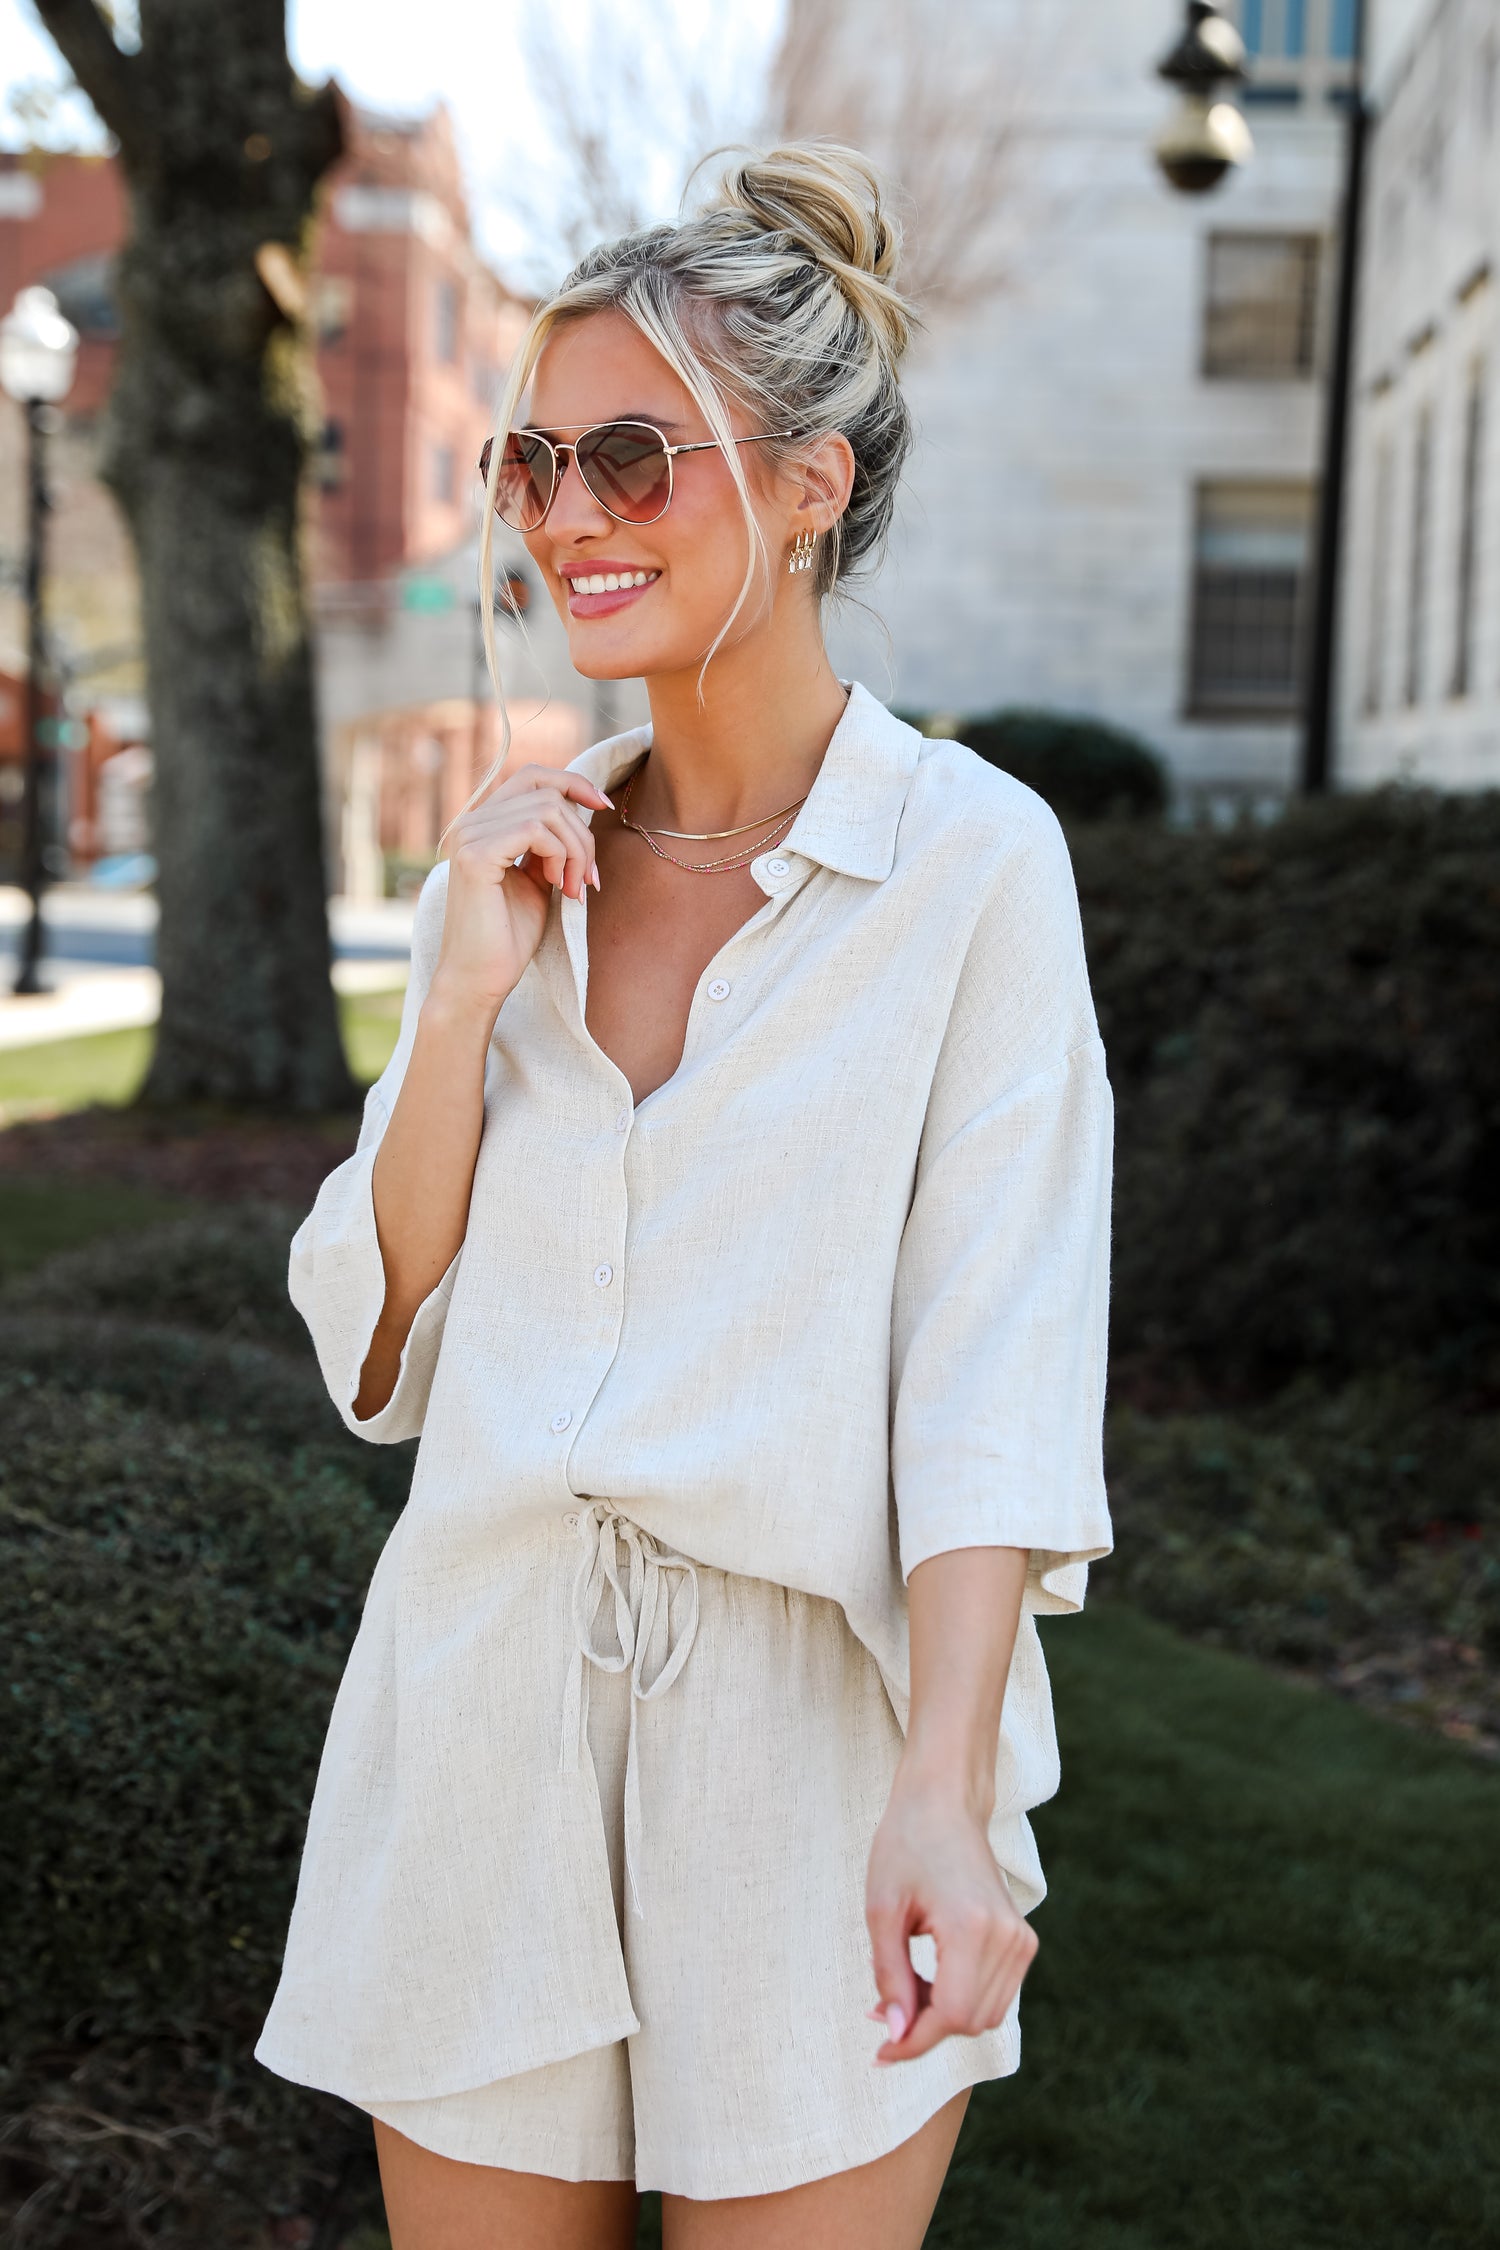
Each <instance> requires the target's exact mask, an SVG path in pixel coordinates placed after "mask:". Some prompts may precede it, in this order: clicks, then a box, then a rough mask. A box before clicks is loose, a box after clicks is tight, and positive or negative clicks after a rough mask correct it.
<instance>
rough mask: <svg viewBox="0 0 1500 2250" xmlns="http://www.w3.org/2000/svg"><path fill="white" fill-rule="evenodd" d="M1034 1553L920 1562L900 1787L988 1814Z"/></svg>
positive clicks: (987, 1552) (911, 1585)
mask: <svg viewBox="0 0 1500 2250" xmlns="http://www.w3.org/2000/svg"><path fill="white" fill-rule="evenodd" d="M1027 1556H1028V1549H1026V1548H1025V1547H959V1548H956V1549H954V1550H953V1551H952V1552H951V1553H949V1554H944V1555H930V1556H929V1557H928V1559H927V1560H926V1562H922V1563H918V1564H917V1566H916V1568H915V1570H913V1572H912V1574H911V1578H910V1580H909V1581H908V1585H907V1596H908V1603H909V1608H910V1616H911V1713H910V1717H909V1720H908V1723H907V1732H906V1747H905V1750H904V1752H903V1754H902V1758H901V1765H900V1770H899V1773H898V1776H897V1783H896V1786H897V1788H898V1789H916V1790H919V1791H920V1792H922V1793H923V1794H924V1795H925V1794H935V1795H937V1796H939V1797H942V1798H944V1799H946V1800H947V1801H949V1802H952V1803H956V1804H959V1805H962V1806H963V1807H964V1808H965V1809H966V1810H967V1811H969V1812H971V1813H972V1814H974V1815H975V1817H976V1818H978V1819H980V1820H985V1821H987V1820H988V1818H989V1816H990V1813H991V1812H992V1811H993V1810H994V1802H995V1757H996V1751H997V1747H998V1743H999V1736H1000V1713H1001V1707H1002V1705H1003V1704H1004V1701H1005V1682H1006V1677H1007V1675H1008V1673H1009V1671H1010V1660H1011V1655H1012V1652H1013V1650H1014V1648H1015V1643H1016V1628H1017V1626H1018V1624H1019V1622H1020V1616H1021V1596H1022V1593H1023V1592H1024V1590H1025V1585H1026V1564H1027Z"/></svg>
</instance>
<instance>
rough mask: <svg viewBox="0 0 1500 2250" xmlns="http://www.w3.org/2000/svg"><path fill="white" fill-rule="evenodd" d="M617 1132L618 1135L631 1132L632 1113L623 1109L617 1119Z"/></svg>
mask: <svg viewBox="0 0 1500 2250" xmlns="http://www.w3.org/2000/svg"><path fill="white" fill-rule="evenodd" d="M615 1131H616V1132H617V1133H628V1132H629V1131H630V1112H629V1110H628V1109H622V1110H621V1112H620V1114H619V1116H618V1117H617V1118H616V1119H615Z"/></svg>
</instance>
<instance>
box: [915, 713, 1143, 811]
mask: <svg viewBox="0 0 1500 2250" xmlns="http://www.w3.org/2000/svg"><path fill="white" fill-rule="evenodd" d="M958 739H959V741H960V742H966V743H967V744H968V746H969V748H970V749H971V750H977V751H978V753H979V755H980V757H981V758H983V759H985V760H986V761H987V762H988V763H989V764H990V765H992V766H999V767H1000V768H1001V769H1002V771H1003V772H1005V773H1009V774H1014V775H1015V777H1016V779H1017V781H1024V782H1025V783H1026V786H1027V787H1028V789H1034V790H1035V791H1036V793H1037V795H1038V796H1039V797H1045V798H1046V800H1047V803H1048V804H1049V805H1050V806H1051V807H1052V809H1053V811H1054V812H1055V813H1057V814H1058V815H1059V816H1060V818H1062V819H1064V820H1106V819H1110V818H1117V817H1124V818H1130V819H1142V818H1145V819H1152V818H1156V817H1157V816H1159V815H1160V814H1161V813H1162V812H1163V811H1165V809H1166V804H1167V796H1168V788H1167V774H1166V768H1165V767H1164V766H1163V764H1162V762H1161V760H1160V758H1158V756H1157V755H1156V753H1155V751H1154V750H1152V749H1150V748H1149V747H1148V746H1147V744H1146V743H1144V742H1142V741H1141V740H1140V738H1139V736H1137V735H1133V734H1127V733H1125V732H1124V731H1123V729H1121V728H1119V727H1112V726H1107V725H1106V724H1105V723H1104V721H1103V720H1102V719H1089V718H1084V717H1082V716H1078V715H1075V714H1072V713H1070V712H1066V711H1044V710H1029V709H1027V708H1025V707H1023V706H1017V707H1015V708H1014V709H1011V710H1006V711H995V712H992V713H990V714H988V715H987V716H985V717H982V718H975V719H965V720H964V722H963V724H962V725H961V726H960V728H959V730H958Z"/></svg>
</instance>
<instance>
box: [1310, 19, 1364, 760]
mask: <svg viewBox="0 0 1500 2250" xmlns="http://www.w3.org/2000/svg"><path fill="white" fill-rule="evenodd" d="M1367 13H1368V11H1367V9H1366V6H1365V0H1354V38H1353V55H1352V62H1353V69H1352V72H1351V74H1350V82H1349V95H1348V120H1347V125H1346V130H1345V140H1344V200H1343V211H1342V215H1341V218H1340V222H1339V263H1338V277H1337V281H1336V283H1335V293H1334V314H1333V335H1332V337H1331V338H1330V341H1329V352H1328V389H1327V394H1326V396H1325V399H1324V403H1323V474H1322V477H1321V479H1320V480H1319V486H1318V527H1317V555H1316V558H1315V561H1314V564H1313V589H1312V634H1311V641H1310V645H1309V648H1308V655H1307V687H1306V698H1305V702H1304V705H1303V713H1302V755H1301V773H1300V779H1301V783H1302V789H1303V793H1304V795H1307V796H1312V797H1316V796H1321V795H1322V794H1323V793H1324V791H1326V790H1327V788H1328V786H1329V784H1330V782H1331V780H1332V778H1333V738H1334V698H1335V695H1336V693H1337V653H1338V628H1339V601H1340V594H1341V587H1342V578H1343V560H1344V486H1345V482H1346V477H1347V470H1348V463H1349V407H1350V402H1351V399H1352V396H1353V389H1354V317H1355V297H1356V284H1357V281H1358V276H1359V235H1360V217H1361V213H1362V211H1363V207H1364V184H1365V143H1366V141H1367V140H1368V138H1369V124H1370V117H1369V111H1368V109H1367V108H1366V106H1365V84H1364V79H1365V69H1364V64H1365V17H1366V15H1367Z"/></svg>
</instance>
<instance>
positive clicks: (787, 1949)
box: [359, 1502, 1020, 2199]
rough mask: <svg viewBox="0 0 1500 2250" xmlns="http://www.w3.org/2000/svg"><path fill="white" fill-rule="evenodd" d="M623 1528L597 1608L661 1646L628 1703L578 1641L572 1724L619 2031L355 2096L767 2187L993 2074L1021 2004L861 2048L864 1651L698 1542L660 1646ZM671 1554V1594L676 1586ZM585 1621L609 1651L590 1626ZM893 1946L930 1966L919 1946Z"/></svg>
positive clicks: (884, 1698) (866, 1759)
mask: <svg viewBox="0 0 1500 2250" xmlns="http://www.w3.org/2000/svg"><path fill="white" fill-rule="evenodd" d="M593 1510H594V1513H595V1515H596V1516H599V1515H602V1514H603V1513H605V1512H606V1511H605V1504H604V1503H598V1502H596V1503H593ZM607 1512H608V1514H609V1517H610V1521H611V1525H612V1527H613V1526H619V1525H620V1524H621V1522H622V1519H621V1518H620V1517H619V1516H618V1513H617V1512H615V1511H613V1510H609V1511H607ZM573 1520H574V1521H575V1522H576V1521H577V1519H573ZM629 1532H630V1533H632V1534H633V1537H634V1541H635V1542H638V1543H639V1551H640V1554H641V1555H644V1557H645V1558H646V1562H647V1566H648V1567H647V1569H646V1571H645V1573H644V1577H643V1579H642V1582H641V1583H640V1584H638V1583H636V1580H635V1577H634V1576H633V1577H632V1580H631V1582H630V1583H629V1586H628V1589H627V1590H628V1595H629V1605H630V1608H631V1612H632V1614H631V1617H630V1618H629V1619H628V1620H627V1619H624V1618H622V1617H620V1615H619V1599H620V1596H619V1589H618V1587H612V1588H610V1589H606V1590H605V1591H606V1594H607V1597H608V1598H606V1599H605V1600H604V1601H602V1602H601V1605H600V1612H601V1616H602V1617H605V1618H606V1619H607V1616H608V1613H609V1611H610V1609H611V1608H612V1607H613V1608H614V1610H615V1616H616V1622H617V1623H619V1624H621V1625H622V1626H623V1627H624V1630H623V1632H621V1634H620V1635H619V1639H620V1640H624V1641H627V1642H628V1641H629V1639H630V1638H631V1635H632V1632H634V1633H635V1635H636V1637H637V1638H638V1639H643V1638H644V1636H645V1635H646V1634H647V1633H648V1632H649V1633H650V1634H651V1635H652V1636H654V1638H655V1639H656V1641H657V1643H658V1645H659V1648H661V1649H666V1650H667V1651H668V1659H667V1661H666V1662H665V1663H664V1664H663V1665H661V1666H659V1667H658V1668H657V1670H656V1672H655V1675H654V1677H655V1682H656V1684H655V1685H654V1686H652V1687H651V1690H650V1693H649V1695H648V1697H647V1699H645V1700H642V1698H641V1697H640V1696H639V1695H638V1694H637V1693H636V1691H635V1687H634V1686H633V1684H632V1670H631V1668H630V1667H629V1666H628V1664H626V1665H623V1666H622V1667H621V1668H619V1669H615V1670H608V1669H604V1668H602V1667H601V1664H600V1662H598V1661H596V1660H595V1659H594V1658H591V1657H590V1658H585V1659H584V1664H586V1683H585V1688H584V1703H583V1710H582V1711H581V1712H580V1724H581V1728H582V1733H583V1737H584V1738H585V1739H586V1742H587V1749H588V1752H589V1754H590V1755H591V1757H592V1763H593V1768H594V1773H595V1776H596V1780H597V1785H598V1796H599V1805H600V1815H601V1818H602V1820H603V1822H604V1826H605V1832H606V1838H607V1842H608V1848H609V1859H610V1870H611V1876H612V1881H613V1890H614V1904H615V1914H616V1920H617V1922H618V1926H619V1940H620V1947H621V1953H622V1956H623V1959H624V1963H625V1969H626V1975H627V1977H628V1981H629V1986H630V1994H631V1999H632V2002H633V2005H634V2010H635V2014H636V2015H637V2017H638V2018H639V2022H640V2029H639V2030H638V2031H637V2032H635V2033H633V2034H632V2035H631V2036H630V2037H629V2038H626V2039H622V2040H618V2041H616V2042H614V2043H612V2044H609V2045H605V2046H600V2047H595V2048H592V2049H590V2050H588V2051H587V2052H585V2053H582V2054H577V2055H573V2056H571V2057H569V2058H568V2059H567V2060H566V2061H563V2062H557V2063H551V2064H549V2065H547V2066H546V2067H544V2068H542V2069H536V2070H528V2071H522V2072H520V2073H519V2074H517V2075H515V2076H512V2077H508V2078H501V2079H497V2080H496V2081H494V2082H493V2083H492V2084H489V2085H485V2086H478V2087H473V2088H469V2089H466V2090H465V2091H462V2092H457V2093H449V2094H443V2095H440V2096H436V2097H434V2098H431V2099H428V2100H420V2101H384V2100H382V2101H380V2102H378V2103H376V2102H373V2101H365V2102H362V2103H361V2104H360V2105H359V2106H361V2107H363V2108H365V2109H367V2110H368V2111H369V2112H370V2114H371V2115H373V2116H375V2117H378V2118H380V2119H382V2120H383V2121H384V2122H385V2123H387V2124H389V2125H393V2126H394V2127H395V2128H396V2129H397V2130H398V2131H399V2132H401V2133H404V2134H405V2135H406V2136H407V2137H408V2138H409V2139H411V2140H413V2141H415V2142H417V2143H419V2144H420V2145H421V2146H422V2147H424V2148H427V2149H431V2150H434V2151H436V2152H437V2153H438V2154H439V2155H442V2156H448V2157H456V2158H459V2159H461V2160H463V2161H465V2162H468V2163H472V2164H493V2165H499V2166H504V2167H505V2168H507V2169H509V2170H514V2171H522V2172H537V2173H542V2174H545V2175H547V2176H549V2177H552V2178H555V2179H563V2180H634V2181H635V2182H636V2184H637V2185H638V2186H639V2187H640V2188H642V2189H652V2188H655V2189H662V2190H665V2191H666V2192H668V2193H670V2194H676V2195H684V2196H692V2197H697V2198H705V2199H715V2198H719V2197H726V2196H739V2195H760V2194H769V2193H773V2192H775V2191H778V2190H781V2189H785V2188H790V2187H796V2186H800V2185H801V2184H803V2183H804V2182H806V2181H808V2180H813V2179H819V2178H822V2177H824V2176H825V2175H827V2174H829V2173H833V2172H839V2171H844V2170H847V2169H848V2168H849V2167H850V2166H853V2165H857V2164H863V2163H867V2162H869V2161H870V2160H871V2159H872V2158H875V2157H877V2156H881V2155H884V2154H885V2153H886V2152H887V2151H888V2150H890V2149H893V2148H895V2147H897V2146H898V2145H899V2144H900V2143H901V2142H902V2141H904V2140H906V2139H908V2138H909V2137H910V2135H911V2134H913V2133H915V2132H916V2131H917V2130H918V2128H919V2127H920V2126H921V2125H923V2124H924V2123H925V2122H926V2120H927V2119H928V2118H929V2117H931V2116H932V2115H933V2114H934V2113H935V2112H936V2111H937V2110H938V2109H940V2108H941V2107H942V2106H943V2104H944V2103H945V2102H947V2101H949V2100H951V2098H952V2097H953V2096H954V2095H955V2094H956V2093H958V2092H960V2091H961V2090H962V2089H963V2088H965V2087H967V2086H971V2085H973V2084H975V2083H976V2082H977V2081H979V2080H981V2079H988V2078H999V2077H1004V2076H1005V2075H1007V2074H1008V2073H1009V2072H1011V2071H1013V2070H1015V2069H1016V2068H1017V2066H1018V2064H1019V2061H1020V2029H1019V2003H1018V2002H1017V2004H1016V2005H1014V2006H1013V2007H1012V2009H1011V2012H1010V2014H1009V2015H1008V2016H1007V2018H1006V2020H1005V2022H1004V2023H1003V2024H1001V2025H1000V2026H999V2027H998V2028H997V2029H996V2030H994V2031H991V2032H986V2033H984V2034H982V2035H981V2036H980V2037H978V2038H973V2039H963V2038H949V2039H946V2040H944V2041H943V2042H941V2044H940V2045H939V2046H938V2047H936V2048H935V2049H934V2050H933V2051H932V2052H931V2053H930V2054H927V2055H925V2056H923V2057H922V2058H921V2059H920V2060H918V2061H916V2062H909V2063H896V2064H889V2065H883V2066H880V2067H875V2066H874V2065H873V2063H872V2057H873V2055H874V2053H875V2050H876V2048H877V2047H878V2046H879V2045H880V2040H881V2034H880V2029H879V2026H878V2025H876V2024H873V2023H871V2022H870V2021H869V2020H868V2016H867V2010H868V2009H869V2008H871V2007H872V2006H874V2005H875V2003H876V2000H877V1998H878V1995H877V1993H876V1989H875V1981H874V1976H873V1973H872V1969H871V1959H870V1942H869V1935H868V1932H867V1930H866V1926H865V1917H864V1886H865V1870H866V1863H867V1860H868V1856H869V1849H870V1843H871V1839H872V1837H873V1836H874V1832H875V1827H876V1824H877V1822H878V1821H879V1819H880V1816H881V1813H882V1812H883V1810H884V1808H885V1803H886V1799H887V1796H888V1794H889V1791H890V1785H891V1780H892V1776H893V1775H894V1772H895V1768H896V1762H897V1759H898V1757H899V1755H900V1751H901V1746H902V1736H901V1729H900V1726H899V1724H898V1722H897V1719H896V1715H895V1712H894V1710H893V1709H892V1706H891V1702H890V1698H889V1696H888V1694H887V1692H886V1689H885V1684H884V1682H883V1680H882V1678H881V1674H880V1671H879V1668H878V1667H877V1665H876V1663H875V1660H874V1658H873V1657H872V1656H871V1655H870V1653H869V1651H868V1650H867V1649H866V1648H865V1647H864V1646H863V1644H862V1643H861V1642H860V1641H859V1640H858V1639H857V1638H856V1637H855V1635H854V1633H853V1632H852V1631H851V1629H850V1627H849V1625H848V1622H847V1620H846V1618H845V1616H844V1612H843V1610H842V1609H841V1608H840V1607H839V1606H838V1605H837V1604H836V1603H834V1602H831V1601H827V1600H823V1599H821V1598H819V1597H817V1596H815V1595H810V1594H802V1593H798V1592H795V1591H791V1590H789V1589H787V1588H785V1587H782V1586H777V1585H773V1584H771V1583H770V1582H768V1581H766V1580H762V1579H758V1578H748V1577H743V1576H738V1575H731V1574H728V1573H726V1572H723V1571H719V1570H715V1569H712V1568H710V1567H709V1566H707V1565H705V1564H702V1563H696V1564H694V1565H692V1566H691V1571H690V1573H689V1575H690V1576H691V1577H692V1578H693V1579H694V1581H695V1586H696V1606H695V1609H694V1612H693V1628H692V1630H691V1634H690V1645H689V1646H688V1647H687V1649H686V1653H685V1655H684V1653H683V1648H682V1642H683V1639H684V1637H685V1636H684V1635H683V1634H682V1633H679V1634H678V1635H677V1641H676V1647H675V1651H674V1650H673V1648H672V1635H671V1633H670V1632H669V1631H668V1630H667V1629H666V1624H667V1610H668V1606H669V1604H668V1602H667V1601H666V1600H662V1601H658V1600H657V1596H656V1591H655V1590H654V1589H655V1581H657V1579H658V1578H659V1575H660V1574H659V1573H658V1572H657V1571H656V1569H655V1567H654V1566H655V1564H656V1562H657V1561H659V1560H663V1559H667V1558H664V1551H663V1550H661V1549H659V1548H657V1547H656V1545H655V1542H654V1541H652V1540H651V1539H650V1537H649V1535H648V1534H646V1533H644V1532H642V1531H640V1530H639V1529H638V1528H637V1527H635V1526H629ZM612 1536H613V1530H612V1531H611V1537H612ZM612 1551H613V1550H612ZM576 1552H577V1550H576V1548H575V1549H574V1554H575V1555H576ZM669 1559H670V1560H672V1561H676V1560H677V1559H676V1558H669ZM559 1567H560V1568H562V1569H568V1568H569V1567H570V1563H569V1559H568V1558H567V1557H565V1556H564V1555H563V1554H562V1553H560V1554H559ZM683 1567H684V1566H680V1564H679V1568H678V1578H677V1583H676V1587H675V1590H674V1591H673V1592H672V1593H671V1595H670V1608H671V1610H672V1611H673V1612H674V1613H675V1612H678V1611H679V1610H680V1605H681V1602H682V1600H683V1596H684V1593H685V1592H691V1591H692V1589H689V1588H684V1586H683V1584H682V1568H683ZM643 1585H644V1586H645V1587H646V1588H647V1589H649V1590H648V1591H647V1594H646V1606H647V1608H648V1609H649V1610H650V1611H651V1612H652V1614H651V1616H650V1617H649V1618H648V1617H643V1616H642V1615H641V1606H640V1605H641V1599H642V1586H643ZM575 1607H576V1604H575ZM606 1642H607V1643H608V1644H610V1645H606V1646H604V1647H603V1648H602V1650H601V1653H602V1654H603V1655H604V1656H605V1658H606V1660H608V1659H609V1658H610V1657H617V1655H618V1644H617V1642H616V1641H615V1636H614V1634H613V1631H611V1632H610V1633H609V1634H608V1635H607V1636H606ZM592 1645H598V1644H592ZM674 1665H680V1669H678V1670H676V1671H674V1670H673V1666H674ZM583 1668H584V1667H583V1665H581V1666H580V1669H583ZM663 1681H665V1687H664V1688H663V1686H662V1685H661V1683H662V1682H663ZM636 1685H637V1686H638V1685H639V1680H638V1679H637V1681H636ZM632 1714H633V1716H634V1727H633V1728H632ZM632 1736H633V1739H632ZM632 1769H633V1771H632ZM632 1884H634V1886H635V1887H636V1888H637V1890H638V1892H639V1897H640V1901H641V1910H639V1911H637V1909H636V1907H635V1906H634V1904H633V1903H632V1898H631V1888H632ZM517 1911H518V1912H519V1913H521V1914H523V1915H524V1913H525V1902H524V1901H520V1902H518V1905H517ZM924 1948H925V1949H926V1950H925V1952H924ZM912 1954H913V1959H914V1961H915V1962H916V1964H917V1967H918V1969H919V1971H921V1972H922V1973H924V1974H928V1975H930V1974H931V1973H932V1968H933V1959H932V1954H931V1941H930V1940H926V1939H921V1938H918V1939H914V1940H913V1941H912Z"/></svg>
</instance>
